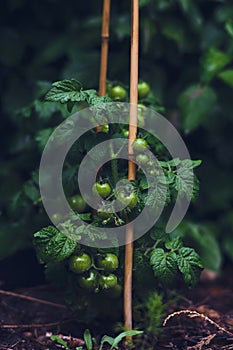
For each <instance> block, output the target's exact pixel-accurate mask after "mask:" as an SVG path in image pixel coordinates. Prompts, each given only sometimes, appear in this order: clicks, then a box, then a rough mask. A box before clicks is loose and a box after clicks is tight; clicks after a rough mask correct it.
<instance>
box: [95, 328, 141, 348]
mask: <svg viewBox="0 0 233 350" xmlns="http://www.w3.org/2000/svg"><path fill="white" fill-rule="evenodd" d="M139 334H143V331H136V330H131V331H125V332H122V333H120V334H119V335H118V336H117V337H116V338H112V337H109V336H108V335H104V336H103V338H102V339H101V344H100V349H99V350H102V348H103V344H104V343H108V344H109V345H111V348H110V350H113V349H119V347H118V344H119V343H120V342H121V341H122V339H124V338H125V337H133V336H135V335H139Z"/></svg>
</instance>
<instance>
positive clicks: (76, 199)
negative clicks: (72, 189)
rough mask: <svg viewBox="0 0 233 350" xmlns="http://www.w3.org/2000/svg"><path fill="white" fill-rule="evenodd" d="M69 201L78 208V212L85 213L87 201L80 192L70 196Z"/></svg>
mask: <svg viewBox="0 0 233 350" xmlns="http://www.w3.org/2000/svg"><path fill="white" fill-rule="evenodd" d="M68 203H69V204H70V206H71V208H72V209H73V210H76V211H77V212H78V213H83V212H85V210H86V209H87V203H86V202H85V201H84V199H83V197H82V196H81V195H80V194H76V195H75V196H72V197H70V198H68Z"/></svg>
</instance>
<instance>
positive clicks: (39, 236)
mask: <svg viewBox="0 0 233 350" xmlns="http://www.w3.org/2000/svg"><path fill="white" fill-rule="evenodd" d="M34 243H35V245H36V247H37V251H38V255H39V258H40V259H41V260H42V261H43V262H60V261H62V260H64V259H66V258H68V257H69V256H70V255H71V254H72V253H73V252H74V250H75V248H77V243H76V242H75V241H74V240H72V239H70V238H69V237H67V235H66V234H65V233H63V232H61V231H59V230H58V229H57V228H55V227H53V226H48V227H46V228H43V229H42V230H40V231H39V232H37V233H35V234H34Z"/></svg>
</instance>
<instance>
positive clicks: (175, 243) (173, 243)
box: [165, 237, 183, 250]
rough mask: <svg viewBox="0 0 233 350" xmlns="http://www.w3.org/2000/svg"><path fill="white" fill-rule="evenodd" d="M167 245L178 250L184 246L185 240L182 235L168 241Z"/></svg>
mask: <svg viewBox="0 0 233 350" xmlns="http://www.w3.org/2000/svg"><path fill="white" fill-rule="evenodd" d="M165 247H166V248H167V249H170V250H178V249H180V248H182V247H183V242H182V240H181V238H180V237H175V238H172V239H171V240H168V241H166V242H165Z"/></svg>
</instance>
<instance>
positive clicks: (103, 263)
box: [97, 253, 119, 272]
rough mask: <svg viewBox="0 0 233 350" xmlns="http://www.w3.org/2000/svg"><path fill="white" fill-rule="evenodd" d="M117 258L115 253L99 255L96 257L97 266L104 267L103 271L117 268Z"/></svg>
mask: <svg viewBox="0 0 233 350" xmlns="http://www.w3.org/2000/svg"><path fill="white" fill-rule="evenodd" d="M118 265H119V260H118V257H117V256H116V255H115V254H112V253H107V254H106V255H105V256H101V255H99V256H98V257H97V267H99V268H102V269H104V271H107V272H112V271H114V270H116V269H117V268H118Z"/></svg>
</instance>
